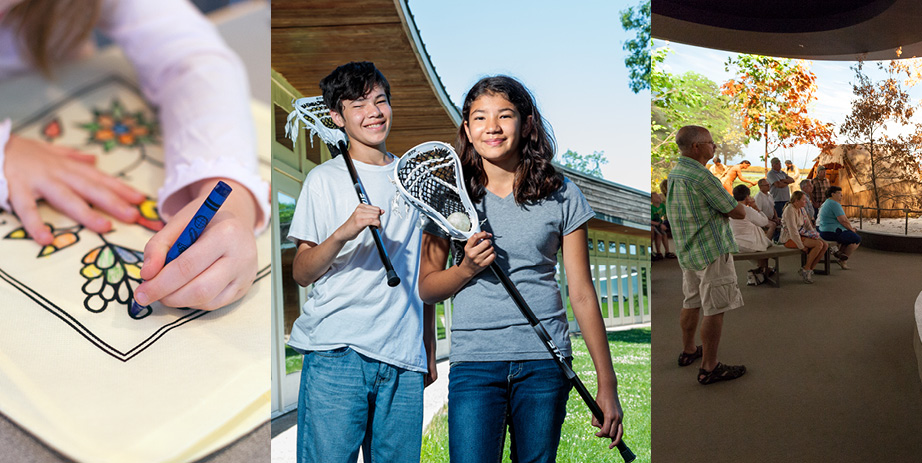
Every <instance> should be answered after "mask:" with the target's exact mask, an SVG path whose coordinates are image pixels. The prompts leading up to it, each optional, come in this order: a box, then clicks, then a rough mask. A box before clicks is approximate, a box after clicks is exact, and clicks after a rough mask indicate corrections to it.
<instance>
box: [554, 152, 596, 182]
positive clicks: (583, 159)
mask: <svg viewBox="0 0 922 463" xmlns="http://www.w3.org/2000/svg"><path fill="white" fill-rule="evenodd" d="M558 162H559V163H560V164H561V165H563V166H564V167H568V168H570V169H574V170H578V171H580V172H582V173H584V174H589V175H592V176H593V177H598V178H602V164H608V159H607V158H605V151H593V152H592V154H587V155H582V154H579V153H577V152H576V151H573V150H567V152H566V153H563V155H561V156H560V159H558Z"/></svg>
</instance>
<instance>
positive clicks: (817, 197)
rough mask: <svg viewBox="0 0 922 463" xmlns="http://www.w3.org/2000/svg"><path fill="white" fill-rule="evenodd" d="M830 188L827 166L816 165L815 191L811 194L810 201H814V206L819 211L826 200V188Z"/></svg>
mask: <svg viewBox="0 0 922 463" xmlns="http://www.w3.org/2000/svg"><path fill="white" fill-rule="evenodd" d="M828 189H829V179H828V178H826V166H824V165H822V164H820V165H818V166H816V176H815V177H814V178H813V193H812V194H811V195H810V201H813V208H814V209H816V210H817V211H819V210H820V206H822V205H823V201H826V190H828Z"/></svg>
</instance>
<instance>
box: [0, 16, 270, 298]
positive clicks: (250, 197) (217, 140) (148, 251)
mask: <svg viewBox="0 0 922 463" xmlns="http://www.w3.org/2000/svg"><path fill="white" fill-rule="evenodd" d="M0 17H2V21H0V43H2V46H0V79H2V78H7V77H10V76H13V75H15V74H17V73H22V72H25V71H29V70H40V71H42V72H43V73H44V74H45V75H46V76H50V75H51V73H52V70H54V69H55V68H58V67H60V65H61V64H62V63H64V62H66V61H69V60H72V59H74V58H78V57H80V56H83V55H85V54H86V52H87V51H91V50H92V48H93V46H92V44H91V42H90V38H91V32H92V31H93V29H94V28H96V29H98V30H99V31H100V32H102V33H103V34H104V35H106V36H107V37H109V38H111V39H112V40H113V41H114V42H115V43H116V44H118V45H119V46H121V48H122V50H123V51H124V52H125V56H126V57H127V58H128V59H129V61H131V63H132V64H133V65H134V68H135V71H136V72H137V74H138V78H139V82H140V86H141V88H142V90H143V91H144V94H145V96H146V97H147V98H149V99H150V100H151V102H152V103H154V104H155V105H156V106H158V110H159V119H160V120H159V123H160V124H159V125H160V126H161V127H162V128H163V134H164V155H165V160H166V165H165V170H166V176H165V179H164V184H163V186H162V188H161V189H160V191H159V192H158V197H159V203H158V209H159V212H160V215H161V216H162V217H164V218H167V219H169V221H168V223H167V224H166V226H165V227H164V228H163V229H162V230H161V231H159V232H158V233H157V234H155V235H154V236H153V237H152V238H151V239H150V241H149V242H148V243H147V246H146V247H145V250H144V251H145V252H144V255H145V259H144V265H143V268H142V270H141V277H142V278H144V279H145V280H148V281H146V282H145V283H143V284H141V285H139V286H138V287H137V289H136V290H135V293H134V298H135V300H136V301H137V302H138V303H139V304H141V305H142V306H146V305H148V304H150V303H151V302H153V301H157V300H159V301H160V302H162V303H163V304H165V305H168V306H173V307H191V308H197V309H205V310H211V309H216V308H219V307H222V306H224V305H227V304H229V303H231V302H233V301H236V300H237V299H239V298H241V297H243V295H244V294H246V292H247V290H248V289H249V288H250V286H251V285H252V283H253V280H254V278H255V276H256V268H257V265H256V241H255V237H254V231H258V230H262V229H264V228H265V226H266V224H267V223H268V214H269V201H268V186H267V185H266V183H265V182H264V181H262V180H261V179H260V178H259V176H258V174H257V172H256V167H257V158H256V141H255V137H254V130H253V122H252V118H251V115H250V109H249V96H248V95H249V90H248V85H247V79H246V73H245V70H244V69H243V66H242V65H241V63H240V60H239V58H237V57H236V56H235V55H234V54H233V53H232V52H231V51H230V50H229V49H228V48H227V46H226V45H225V44H224V43H223V41H222V40H221V38H220V37H219V36H218V34H217V31H216V30H215V29H214V27H213V26H212V25H211V24H210V23H209V22H208V20H207V19H205V17H204V16H202V15H201V13H199V12H198V11H197V10H196V9H195V7H194V6H193V5H192V4H191V3H190V2H188V1H187V0H164V1H160V2H145V1H132V0H28V1H22V0H0ZM10 125H11V124H10V122H9V120H6V121H3V122H0V165H2V166H3V169H0V209H5V210H7V211H12V212H15V214H16V215H17V216H18V218H19V220H20V221H21V222H22V225H23V227H24V228H25V231H26V232H27V233H28V234H29V236H30V237H31V238H32V239H33V240H34V241H35V242H36V243H38V244H40V245H47V244H50V243H51V242H52V240H53V239H54V237H53V236H52V234H51V233H50V232H49V231H48V230H47V229H46V228H45V226H44V224H43V221H42V218H41V216H40V215H39V212H38V208H37V207H36V201H37V200H39V199H44V200H46V201H47V202H48V203H49V204H50V205H51V206H52V207H54V208H55V209H58V210H59V211H60V212H62V213H64V214H66V215H68V216H70V217H71V218H73V219H74V220H76V221H77V222H79V223H80V224H82V225H83V226H85V227H86V228H88V229H90V230H93V231H95V232H98V233H105V232H107V231H109V230H110V229H111V228H112V222H111V221H110V220H109V219H108V218H107V217H106V216H104V215H103V214H102V212H104V213H106V214H108V215H109V216H110V217H112V218H115V219H117V220H119V221H122V222H127V223H133V222H136V221H138V220H139V218H140V217H141V216H140V213H139V210H138V207H137V206H138V204H140V203H141V202H143V201H144V200H145V199H146V198H145V196H144V195H143V194H142V193H140V192H138V191H136V190H135V189H133V188H131V187H130V186H128V185H126V184H124V183H122V181H121V180H119V179H116V178H113V177H111V176H108V175H106V174H103V173H102V172H100V171H99V170H97V169H96V168H95V166H94V157H93V156H92V155H88V154H85V153H80V152H78V151H76V150H75V149H73V148H69V147H64V146H60V145H52V144H49V143H46V142H44V141H41V140H35V139H28V138H22V137H19V136H17V135H15V134H10ZM116 135H117V134H116ZM222 179H223V180H224V181H225V182H226V183H228V184H230V185H231V187H233V190H234V193H233V194H232V195H230V196H229V197H228V200H227V202H226V203H225V204H224V207H222V208H221V210H220V211H219V212H218V213H217V215H216V216H215V218H214V220H213V221H212V222H211V223H210V224H209V226H208V228H206V229H205V231H204V233H203V234H202V237H201V239H200V240H198V242H197V243H196V245H195V246H194V247H192V248H190V250H189V252H187V253H185V254H183V255H182V256H180V257H179V258H178V259H176V260H177V262H176V263H173V265H168V266H165V267H164V260H165V257H166V253H167V250H168V249H169V248H170V246H171V245H172V244H173V242H174V241H176V238H177V237H178V236H179V234H180V232H181V231H182V230H183V228H184V226H185V225H186V224H187V223H189V221H190V219H192V217H193V215H194V214H195V212H196V210H197V209H198V207H199V205H201V204H202V202H203V200H204V199H205V198H206V197H207V196H208V194H209V192H210V191H211V190H212V188H213V187H214V186H215V184H217V182H218V180H222ZM91 205H92V206H93V207H90V206H91ZM180 269H183V270H182V271H181V270H180ZM161 270H162V271H161Z"/></svg>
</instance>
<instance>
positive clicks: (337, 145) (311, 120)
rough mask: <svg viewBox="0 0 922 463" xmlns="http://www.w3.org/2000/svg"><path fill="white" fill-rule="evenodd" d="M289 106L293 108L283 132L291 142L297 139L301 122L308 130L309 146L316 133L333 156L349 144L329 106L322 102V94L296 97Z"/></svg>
mask: <svg viewBox="0 0 922 463" xmlns="http://www.w3.org/2000/svg"><path fill="white" fill-rule="evenodd" d="M291 106H292V107H293V108H294V109H293V110H292V111H291V112H290V113H288V122H287V123H285V134H286V135H287V136H288V138H290V139H291V142H292V143H297V141H298V124H299V123H301V124H304V128H305V129H307V130H308V131H309V132H308V138H309V139H310V140H311V146H313V144H314V139H313V136H314V135H317V136H318V137H320V139H321V140H323V142H324V143H326V144H327V145H328V146H329V147H330V148H331V149H330V151H331V152H332V154H333V156H334V157H335V156H336V155H338V154H340V152H341V151H342V150H343V149H345V147H346V146H347V145H348V144H349V139H348V138H346V133H345V132H343V131H342V130H341V129H340V128H339V127H338V126H337V125H336V124H335V123H334V122H333V117H332V116H330V108H327V105H326V104H324V102H323V97H322V96H312V97H309V98H298V99H297V100H293V101H292V102H291Z"/></svg>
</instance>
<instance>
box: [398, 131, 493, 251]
mask: <svg viewBox="0 0 922 463" xmlns="http://www.w3.org/2000/svg"><path fill="white" fill-rule="evenodd" d="M394 178H395V179H396V183H397V189H398V190H399V191H400V194H401V195H402V196H403V198H404V199H406V200H407V201H408V202H409V203H410V204H412V205H413V206H414V207H416V208H417V209H419V210H420V212H422V213H423V214H425V215H426V216H428V217H429V218H430V219H432V221H433V222H434V223H435V224H436V225H438V226H439V228H441V229H442V230H444V231H445V232H446V233H448V235H449V236H451V237H452V238H454V239H456V240H461V241H466V240H467V239H468V238H470V237H471V236H473V235H474V234H475V233H477V232H479V231H480V224H479V223H478V221H477V211H476V210H475V209H474V205H473V204H472V203H471V200H470V198H468V196H467V190H466V189H465V187H464V178H463V177H462V176H461V160H460V159H459V158H458V155H457V154H456V153H455V151H454V150H453V149H452V148H451V146H449V145H447V144H445V143H442V142H437V141H431V142H426V143H422V144H419V145H417V146H415V147H413V148H411V149H410V150H409V151H407V153H406V154H404V155H403V157H401V158H400V160H399V161H398V162H397V165H396V166H394ZM459 215H463V216H466V220H462V221H460V222H459V221H458V220H457V218H458V217H459ZM451 219H454V220H451ZM464 222H467V224H469V225H468V227H467V228H468V229H467V230H464V229H462V228H459V224H463V223H464Z"/></svg>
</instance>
